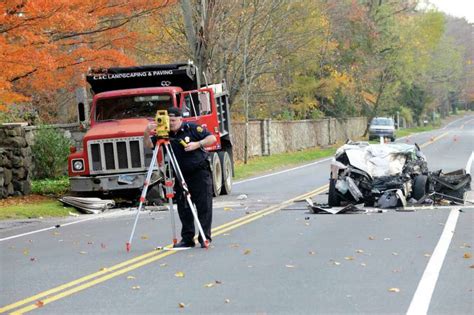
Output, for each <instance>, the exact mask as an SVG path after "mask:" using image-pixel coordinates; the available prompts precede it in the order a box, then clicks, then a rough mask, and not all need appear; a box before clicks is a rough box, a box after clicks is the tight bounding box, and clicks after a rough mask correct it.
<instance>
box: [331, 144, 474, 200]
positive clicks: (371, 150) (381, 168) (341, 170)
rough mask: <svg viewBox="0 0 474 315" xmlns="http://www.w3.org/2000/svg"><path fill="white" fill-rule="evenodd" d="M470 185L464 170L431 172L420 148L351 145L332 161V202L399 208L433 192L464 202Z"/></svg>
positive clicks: (345, 147)
mask: <svg viewBox="0 0 474 315" xmlns="http://www.w3.org/2000/svg"><path fill="white" fill-rule="evenodd" d="M469 185H470V175H469V174H465V172H463V170H459V171H456V172H451V173H448V174H443V173H442V172H441V171H437V172H429V170H428V166H427V161H426V158H425V156H424V155H423V153H422V152H421V150H420V148H419V147H418V145H410V144H405V143H391V144H369V143H367V142H349V143H347V144H345V145H344V146H342V147H340V148H339V149H338V150H337V151H336V154H335V157H334V158H333V160H332V163H331V177H330V185H329V200H328V203H329V205H330V206H340V205H341V204H350V203H352V204H353V203H360V202H363V203H364V205H365V206H376V207H379V208H395V207H404V206H405V205H406V204H407V203H409V202H418V201H420V200H421V199H423V198H426V197H428V196H430V194H431V195H432V193H433V192H440V193H442V192H444V193H442V194H445V195H448V196H453V197H456V198H458V199H461V200H462V198H463V197H462V195H463V193H464V191H465V190H466V189H467V188H468V186H469ZM423 201H424V200H421V202H423Z"/></svg>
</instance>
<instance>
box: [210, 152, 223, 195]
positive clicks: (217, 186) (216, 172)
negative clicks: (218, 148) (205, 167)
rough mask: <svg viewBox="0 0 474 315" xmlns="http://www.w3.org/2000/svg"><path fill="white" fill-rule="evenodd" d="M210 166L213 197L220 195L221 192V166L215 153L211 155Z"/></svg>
mask: <svg viewBox="0 0 474 315" xmlns="http://www.w3.org/2000/svg"><path fill="white" fill-rule="evenodd" d="M211 165H212V192H213V195H214V197H217V196H219V195H220V193H221V190H222V166H221V160H220V159H219V155H218V154H217V153H216V152H212V153H211Z"/></svg>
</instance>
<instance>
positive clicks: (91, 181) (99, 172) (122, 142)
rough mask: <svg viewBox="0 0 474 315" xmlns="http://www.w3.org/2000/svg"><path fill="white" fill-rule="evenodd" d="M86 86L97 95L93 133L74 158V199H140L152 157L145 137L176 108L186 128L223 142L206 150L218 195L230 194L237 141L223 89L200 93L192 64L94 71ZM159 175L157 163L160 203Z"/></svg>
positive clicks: (154, 183)
mask: <svg viewBox="0 0 474 315" xmlns="http://www.w3.org/2000/svg"><path fill="white" fill-rule="evenodd" d="M86 79H87V82H88V83H89V84H90V87H91V93H92V94H93V100H92V106H91V112H90V128H89V130H88V131H87V132H86V134H85V135H84V138H83V140H82V149H79V150H78V149H77V148H76V149H73V150H71V151H72V153H71V154H70V156H69V158H68V169H69V178H70V184H71V191H72V192H76V193H79V194H82V195H84V194H85V195H87V194H88V193H97V192H100V193H103V194H109V193H110V194H116V195H130V193H132V194H133V193H137V191H138V189H141V188H142V187H143V183H144V180H145V177H146V171H147V170H148V168H149V166H150V162H151V159H152V153H153V151H152V150H151V149H148V148H146V147H145V146H144V144H143V132H144V130H145V128H146V126H147V124H148V123H149V121H150V120H153V119H154V117H155V115H156V112H157V111H158V110H163V109H167V108H169V107H178V108H180V109H181V110H182V112H183V121H192V122H195V123H197V124H199V125H202V126H203V127H205V128H207V129H208V130H209V132H211V133H212V134H214V135H215V136H216V138H217V142H216V143H215V144H214V145H212V146H210V147H206V150H207V151H209V153H210V158H211V166H212V167H211V168H212V175H213V188H214V195H215V196H217V195H219V194H228V193H230V191H231V187H232V175H233V160H232V141H231V133H230V113H229V107H230V105H229V101H228V99H229V95H228V92H227V88H226V86H225V83H224V82H222V83H218V84H212V85H205V86H201V84H200V80H199V75H198V71H197V68H196V67H195V66H194V65H193V64H192V63H181V64H171V65H151V66H141V67H124V68H108V69H93V70H91V71H89V73H88V75H87V77H86ZM161 167H162V159H160V155H159V156H158V165H156V166H155V171H154V173H153V176H152V182H151V185H152V186H151V187H150V193H154V194H155V195H156V194H159V195H160V196H162V187H161V184H162V183H161V178H162V176H161V174H162V171H163V170H162V169H161ZM137 194H138V193H137Z"/></svg>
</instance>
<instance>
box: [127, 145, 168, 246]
mask: <svg viewBox="0 0 474 315" xmlns="http://www.w3.org/2000/svg"><path fill="white" fill-rule="evenodd" d="M159 149H160V146H159V145H156V146H155V149H154V150H153V157H152V158H151V162H150V167H149V168H148V172H147V174H146V178H145V182H144V183H143V188H142V194H141V196H140V203H139V205H138V209H137V213H136V215H135V222H134V223H133V228H132V233H131V234H130V239H129V240H128V242H127V243H125V249H126V250H127V252H129V251H130V250H131V249H132V240H133V235H134V234H135V229H136V227H137V222H138V217H139V216H140V211H141V209H142V206H143V203H144V202H145V199H146V193H147V191H148V185H149V184H150V179H151V174H152V173H153V168H154V167H155V164H156V158H157V155H158V151H159Z"/></svg>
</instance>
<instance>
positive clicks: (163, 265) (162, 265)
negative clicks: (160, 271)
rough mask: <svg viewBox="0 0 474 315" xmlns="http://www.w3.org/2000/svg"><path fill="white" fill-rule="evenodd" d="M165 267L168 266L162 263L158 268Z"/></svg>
mask: <svg viewBox="0 0 474 315" xmlns="http://www.w3.org/2000/svg"><path fill="white" fill-rule="evenodd" d="M166 266H168V264H167V263H162V264H160V267H166Z"/></svg>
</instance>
